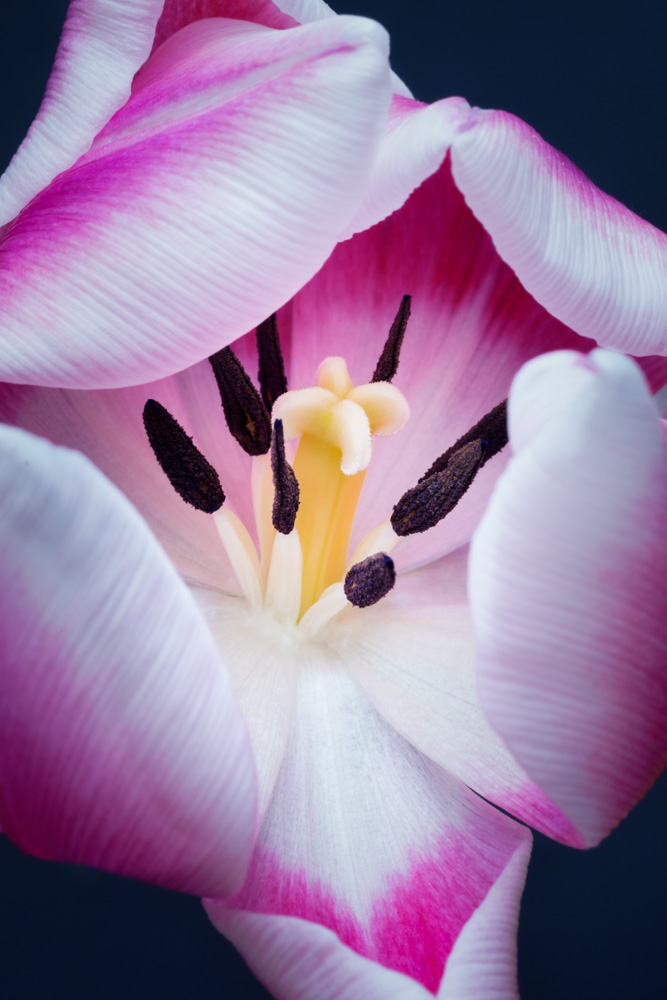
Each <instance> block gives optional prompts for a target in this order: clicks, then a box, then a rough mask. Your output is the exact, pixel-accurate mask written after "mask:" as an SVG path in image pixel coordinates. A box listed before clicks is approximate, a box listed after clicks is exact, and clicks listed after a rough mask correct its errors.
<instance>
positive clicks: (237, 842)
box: [0, 427, 256, 894]
mask: <svg viewBox="0 0 667 1000" xmlns="http://www.w3.org/2000/svg"><path fill="white" fill-rule="evenodd" d="M0 446H1V451H0V454H1V460H0V486H1V488H0V496H1V497H2V515H1V516H0V533H1V534H2V539H1V546H2V552H3V559H2V565H1V567H0V619H1V621H0V625H1V627H0V659H1V660H2V663H3V670H2V673H1V674H0V713H1V715H2V718H1V720H0V722H1V724H0V734H1V736H0V758H1V763H0V774H1V775H2V779H1V782H0V821H1V822H2V827H3V829H4V831H5V833H6V834H7V836H9V837H10V838H11V839H12V840H14V841H15V842H16V843H17V844H18V845H19V846H20V847H21V848H22V849H23V850H25V851H28V852H30V853H32V854H36V855H38V856H39V857H43V858H49V859H52V860H61V861H71V862H76V863H83V864H90V865H94V866H96V867H99V868H103V869H106V870H110V871H115V872H119V873H121V874H123V875H128V876H132V877H136V878H141V879H143V880H146V881H152V882H157V883H159V884H161V885H165V886H168V887H172V888H177V889H182V890H186V891H189V892H194V893H197V894H202V893H203V894H210V893H212V892H215V893H222V894H224V893H228V892H230V891H233V890H234V889H235V888H236V887H237V886H238V885H239V883H240V882H241V881H242V879H243V876H244V873H245V870H246V867H247V863H248V857H249V854H250V850H251V846H252V839H253V832H254V827H255V822H256V779H255V774H254V762H253V759H252V753H251V749H250V744H249V740H248V735H247V731H246V728H245V725H244V723H243V721H242V719H241V715H240V713H239V710H238V707H237V704H236V701H235V699H234V695H233V692H232V689H231V685H230V681H229V675H228V673H227V671H226V669H225V667H224V665H223V663H222V661H221V659H220V657H219V655H218V652H217V649H216V647H215V643H214V641H213V639H212V637H211V635H210V632H209V631H208V629H207V628H206V626H205V624H204V622H203V620H202V618H201V616H200V614H199V612H198V611H197V608H196V606H195V604H194V602H193V600H192V598H191V597H190V594H189V592H188V590H187V588H186V587H185V585H184V584H183V583H182V581H181V580H180V579H179V577H178V575H177V573H176V571H175V570H174V568H173V567H172V565H171V564H170V562H169V560H168V559H167V557H166V556H165V555H164V553H163V552H162V551H161V550H160V548H159V546H158V545H157V543H156V542H155V540H154V538H153V537H152V535H151V534H150V532H149V531H148V530H147V528H146V526H145V524H144V523H143V521H142V520H141V518H140V517H139V516H138V515H137V513H136V512H135V511H134V510H133V509H132V507H131V506H130V504H129V503H128V502H127V501H126V500H125V499H124V498H123V497H122V495H121V494H120V493H119V492H118V491H117V490H116V489H115V488H114V487H113V486H112V485H111V484H110V483H108V482H107V481H106V480H105V479H104V478H103V477H102V476H101V475H100V474H99V473H98V472H97V471H96V470H95V469H94V468H93V467H92V466H91V465H90V463H88V462H87V461H86V459H84V458H83V457H82V456H81V455H78V454H76V453H75V452H70V451H66V450H64V449H60V448H54V447H53V446H52V445H50V444H48V443H47V442H45V441H42V440H40V439H39V438H36V437H33V436H32V435H31V434H28V433H26V432H24V431H19V430H16V429H13V428H7V427H4V428H1V429H0Z"/></svg>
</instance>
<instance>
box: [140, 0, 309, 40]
mask: <svg viewBox="0 0 667 1000" xmlns="http://www.w3.org/2000/svg"><path fill="white" fill-rule="evenodd" d="M205 17H230V18H238V19H239V20H242V21H253V22H255V23H256V24H264V25H266V26H267V27H268V28H293V27H294V26H295V25H297V24H298V21H295V20H294V18H293V17H290V16H289V15H288V14H284V13H283V12H282V11H281V10H280V9H279V8H278V7H276V5H275V4H274V3H272V2H271V0H165V4H164V7H163V10H162V14H161V15H160V20H159V21H158V25H157V29H156V31H155V44H154V45H153V51H155V49H156V48H158V46H159V45H162V43H163V42H164V41H166V40H167V38H169V37H170V36H171V35H173V34H174V32H176V31H179V30H180V29H181V28H184V27H185V25H186V24H192V22H193V21H199V20H201V19H202V18H205Z"/></svg>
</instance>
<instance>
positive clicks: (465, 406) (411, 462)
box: [238, 161, 592, 569]
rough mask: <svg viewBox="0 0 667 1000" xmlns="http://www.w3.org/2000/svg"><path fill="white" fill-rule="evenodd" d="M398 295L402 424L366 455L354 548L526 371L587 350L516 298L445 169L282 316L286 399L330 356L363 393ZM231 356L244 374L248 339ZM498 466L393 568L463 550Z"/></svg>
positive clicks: (339, 254) (519, 292) (349, 248)
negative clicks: (404, 302)
mask: <svg viewBox="0 0 667 1000" xmlns="http://www.w3.org/2000/svg"><path fill="white" fill-rule="evenodd" d="M405 293H410V294H411V295H412V315H411V318H410V321H409V324H408V329H407V333H406V336H405V341H404V344H403V348H402V351H401V362H400V365H399V369H398V373H397V375H396V377H395V379H394V384H395V385H396V386H397V388H399V389H400V390H401V391H402V392H403V393H404V394H405V396H406V398H407V400H408V402H409V404H410V408H411V414H412V415H411V418H410V420H409V421H408V423H407V425H406V427H405V428H404V430H403V431H401V433H400V434H399V435H396V436H395V437H392V438H386V439H376V440H375V441H374V442H373V460H372V462H371V465H370V467H369V469H368V472H367V475H366V480H365V484H364V490H363V493H362V497H361V501H360V504H359V509H358V514H357V518H356V520H355V532H354V537H353V540H352V545H353V548H354V546H355V545H356V544H357V543H358V542H359V541H360V540H361V538H363V537H364V536H365V535H366V534H367V533H368V532H369V531H371V530H372V529H373V528H375V527H376V526H377V524H378V523H380V522H381V521H383V520H384V519H385V518H386V517H387V516H388V515H389V513H390V512H391V508H392V506H393V505H394V504H395V503H396V501H397V500H398V499H399V497H400V496H401V495H402V494H403V493H404V492H405V490H407V489H409V488H410V487H412V486H414V485H415V483H416V482H417V480H418V479H419V477H420V476H421V475H423V473H424V472H425V471H426V469H428V468H429V466H430V465H431V463H432V462H433V460H434V459H435V458H436V457H437V456H438V455H440V454H442V452H443V451H445V449H446V448H448V447H449V446H450V445H451V444H453V443H454V442H455V441H456V439H457V438H458V437H459V436H460V435H461V434H463V433H465V432H466V431H467V430H469V429H470V427H472V426H473V424H475V423H476V422H477V421H478V420H479V419H480V417H482V416H483V414H484V413H486V412H488V410H490V409H491V408H492V407H493V406H495V405H496V404H497V403H499V402H500V401H501V400H502V399H504V398H505V397H506V396H507V393H508V391H509V387H510V385H511V381H512V378H513V377H514V375H515V374H516V372H517V371H518V369H519V368H520V367H521V365H522V364H523V363H524V362H525V361H527V360H528V359H529V358H531V357H534V356H535V355H536V354H539V353H541V352H543V351H546V350H552V349H554V348H557V347H578V348H579V349H584V348H585V346H586V345H587V344H588V342H586V341H583V340H581V338H579V337H577V335H576V334H575V333H574V332H573V331H572V330H570V329H568V328H567V327H565V326H563V324H562V323H560V322H559V321H558V320H556V319H554V318H553V317H552V316H550V315H549V313H547V312H546V311H545V310H544V309H543V308H542V307H541V306H540V305H539V304H538V303H537V302H535V300H534V299H533V298H532V296H530V295H529V294H528V293H527V292H526V291H525V289H523V288H522V286H521V285H520V283H519V282H518V280H517V278H516V276H515V275H514V274H513V273H512V271H511V270H510V269H509V268H508V267H507V265H506V264H505V263H503V261H502V260H501V259H500V257H499V256H498V254H497V253H496V250H495V249H494V246H493V243H492V242H491V239H490V237H489V236H488V234H487V233H485V232H484V230H483V228H482V227H481V225H480V224H479V222H478V221H477V220H476V219H475V217H474V216H473V214H472V212H471V211H470V209H469V208H468V207H467V205H466V204H465V201H464V199H463V196H462V195H461V193H460V191H459V190H458V188H457V187H456V185H455V184H454V182H453V180H452V176H451V171H450V167H449V162H448V161H446V162H445V163H444V164H443V166H442V167H441V168H440V169H439V170H438V171H437V172H436V173H435V174H434V175H433V176H432V177H429V178H428V179H427V180H425V181H424V183H423V184H421V186H420V187H419V188H418V189H417V190H416V191H415V192H414V194H412V195H411V196H410V198H409V199H408V201H407V202H406V203H405V205H404V206H403V208H401V209H399V211H397V212H394V213H393V215H391V216H390V217H389V218H388V219H386V220H385V221H384V222H381V223H379V224H378V225H376V226H373V227H372V228H371V229H369V230H367V231H366V232H363V233H359V234H358V235H356V236H354V237H353V238H352V239H351V240H348V241H346V242H345V243H342V244H340V245H339V246H338V247H337V248H336V250H335V251H334V252H333V254H332V255H331V257H330V258H329V260H328V261H327V263H326V264H325V265H324V267H323V268H322V270H321V271H320V272H319V273H318V274H317V275H316V276H315V277H314V278H313V279H312V281H310V282H309V283H308V285H306V287H305V288H303V289H302V290H301V291H300V292H299V293H298V294H297V295H296V296H295V298H294V300H293V302H292V303H290V304H289V305H288V306H286V307H285V309H283V310H281V311H280V313H279V315H278V325H279V329H280V335H281V340H282V343H283V346H284V349H285V356H286V364H287V369H288V377H289V384H290V387H291V388H298V387H302V386H307V385H312V384H313V380H314V376H315V372H316V370H317V367H318V365H319V363H320V362H321V361H322V359H323V358H324V357H327V356H328V355H343V356H344V357H345V359H346V361H347V362H348V367H349V371H350V375H351V378H352V381H353V382H354V383H355V384H359V383H364V382H367V381H368V380H369V378H370V377H371V375H372V373H373V371H374V369H375V365H376V364H377V360H378V357H379V355H380V351H381V350H382V346H383V344H384V341H385V338H386V336H387V333H388V331H389V328H390V326H391V322H392V320H393V318H394V315H395V313H396V310H397V308H398V306H399V303H400V301H401V297H402V296H403V295H404V294H405ZM591 346H592V345H591ZM238 349H239V352H240V353H241V354H242V356H243V357H244V359H245V360H246V361H247V363H248V365H249V366H250V367H252V365H254V364H255V362H254V360H253V358H254V353H253V352H254V345H253V344H252V342H251V338H248V340H245V338H244V340H242V341H240V342H239V344H238ZM504 461H505V459H504V456H503V455H501V456H498V457H496V458H494V459H493V460H492V461H491V462H489V463H488V464H487V465H486V466H485V467H484V469H483V470H482V472H481V474H480V475H479V476H478V477H477V479H476V481H475V483H474V484H473V486H472V488H471V489H470V491H469V492H468V494H467V495H466V497H465V500H464V502H462V503H461V504H460V505H459V506H458V507H457V509H456V510H455V511H454V512H453V513H452V514H450V515H449V516H448V517H447V518H446V519H445V520H444V521H443V522H442V524H441V525H439V526H438V527H437V528H435V529H433V530H432V531H429V532H428V533H427V534H423V535H415V536H411V537H410V538H407V539H405V541H402V542H401V545H400V546H399V547H398V548H397V550H396V559H397V561H398V564H399V566H400V567H401V568H404V569H406V568H411V567H414V566H416V565H419V564H421V563H424V562H428V561H430V560H432V559H436V558H438V557H439V556H440V555H443V554H445V553H447V552H450V551H453V550H455V549H456V548H458V547H459V546H460V545H462V544H465V543H466V542H468V541H469V539H470V537H471V535H472V533H473V531H474V529H475V527H476V525H477V523H478V521H479V518H480V517H481V515H482V512H483V510H484V508H485V506H486V503H487V502H488V497H489V495H490V492H491V490H492V488H493V484H494V482H495V480H496V478H497V476H498V475H499V474H500V471H501V470H502V467H503V464H504Z"/></svg>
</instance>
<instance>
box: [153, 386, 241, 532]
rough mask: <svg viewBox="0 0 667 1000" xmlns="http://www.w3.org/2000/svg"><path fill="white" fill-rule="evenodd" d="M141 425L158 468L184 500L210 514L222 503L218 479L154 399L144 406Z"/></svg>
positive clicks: (196, 449)
mask: <svg viewBox="0 0 667 1000" xmlns="http://www.w3.org/2000/svg"><path fill="white" fill-rule="evenodd" d="M143 416H144V427H145V428H146V434H147V435H148V442H149V444H150V446H151V448H152V449H153V453H154V455H155V457H156V458H157V460H158V462H159V464H160V468H161V469H162V471H163V472H164V474H165V475H166V477H167V479H168V480H169V482H170V483H171V485H172V486H173V487H174V489H175V490H176V492H177V493H178V495H179V496H180V497H182V499H183V500H185V502H186V503H189V504H190V505H191V506H192V507H196V508H197V510H202V511H204V513H206V514H213V513H214V512H215V511H216V510H219V509H220V508H221V507H222V505H223V503H224V502H225V494H224V492H223V489H222V486H221V485H220V478H219V476H218V473H217V472H216V471H215V469H214V468H213V466H212V465H211V464H210V462H209V461H208V460H207V459H206V458H205V457H204V456H203V455H202V453H201V452H200V451H199V449H198V448H197V446H196V445H195V444H194V443H193V441H192V438H191V437H190V436H189V435H188V434H186V433H185V431H184V430H183V428H182V427H181V425H180V424H179V423H178V421H177V420H176V419H175V418H174V417H172V415H171V413H170V412H169V410H167V409H165V407H164V406H162V404H161V403H158V402H157V400H155V399H149V400H147V401H146V405H145V406H144V414H143Z"/></svg>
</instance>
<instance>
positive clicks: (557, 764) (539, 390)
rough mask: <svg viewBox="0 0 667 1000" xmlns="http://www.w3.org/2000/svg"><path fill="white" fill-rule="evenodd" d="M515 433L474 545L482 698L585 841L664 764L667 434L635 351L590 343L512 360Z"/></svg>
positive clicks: (612, 820) (610, 822)
mask: <svg viewBox="0 0 667 1000" xmlns="http://www.w3.org/2000/svg"><path fill="white" fill-rule="evenodd" d="M582 371H583V372H584V375H585V378H584V382H587V384H584V385H583V386H582V381H581V379H580V376H581V373H582ZM573 375H574V376H575V377H576V378H577V383H575V384H578V386H579V388H580V391H579V393H578V394H575V396H574V398H572V393H571V391H570V386H571V384H572V378H573ZM545 414H546V415H547V416H546V418H545ZM525 428H527V429H528V432H527V433H526V432H525ZM521 431H523V433H521ZM515 440H516V441H517V443H518V448H519V450H518V453H517V454H516V455H515V457H514V458H513V459H512V461H511V463H510V465H509V467H508V470H507V472H506V473H505V475H504V476H503V477H502V479H501V480H500V481H499V483H498V484H497V486H496V489H495V491H494V494H493V497H492V499H491V502H490V504H489V507H488V509H487V512H486V514H485V515H484V518H483V520H482V522H481V524H480V527H479V529H478V531H477V533H476V535H475V537H474V539H473V544H472V549H471V558H470V598H471V608H472V614H473V620H474V623H475V630H476V632H477V636H478V640H479V660H478V663H479V666H478V677H479V691H480V698H481V702H482V705H483V707H484V709H485V711H486V713H487V715H488V717H489V720H490V721H491V724H492V725H493V726H494V728H495V729H497V731H498V732H499V733H500V735H501V736H502V737H503V738H504V739H505V740H506V742H507V744H508V746H509V748H510V750H511V751H512V753H513V754H514V756H515V757H516V758H517V760H518V761H519V762H520V763H521V765H522V766H523V767H525V769H526V771H527V773H528V774H529V775H531V777H532V778H533V779H534V780H535V781H536V782H537V784H538V785H539V786H540V787H541V788H542V789H544V791H545V792H546V794H547V795H548V796H549V797H550V798H551V799H552V800H553V801H554V802H555V804H556V805H557V806H558V807H559V808H560V809H561V810H562V811H563V812H564V813H565V815H566V816H568V817H569V819H570V820H571V822H572V823H573V824H574V825H575V826H576V828H577V829H578V830H580V831H581V833H582V835H583V836H584V838H585V840H586V842H587V843H589V844H590V843H595V842H597V841H598V840H600V839H601V838H602V837H603V836H604V835H605V834H606V833H607V832H608V831H609V830H610V829H611V828H612V827H613V826H614V825H615V824H616V823H617V822H618V821H619V820H620V819H621V818H622V817H623V816H624V815H625V814H626V813H627V812H628V810H629V809H630V808H631V807H632V806H633V805H634V803H635V802H636V801H637V799H639V798H640V797H641V796H642V795H643V794H644V792H645V791H646V789H647V788H648V787H649V786H650V784H651V783H652V781H653V780H654V778H655V777H656V776H657V774H658V773H659V772H660V770H661V769H662V767H663V766H664V765H665V763H666V762H667V736H666V733H667V677H666V676H665V657H666V655H667V629H666V626H665V622H666V621H667V597H666V596H665V590H664V586H663V554H664V552H665V550H666V548H667V503H666V501H667V442H666V441H665V437H664V434H663V432H662V428H661V425H660V421H659V420H658V417H657V411H656V407H655V404H654V403H653V401H652V399H651V397H650V396H649V394H648V390H647V387H646V384H645V382H644V380H643V378H642V376H641V374H640V372H639V371H638V369H637V367H636V365H635V364H634V362H632V361H631V360H630V359H628V358H624V357H623V356H621V355H617V354H613V353H611V352H607V351H602V350H596V351H594V352H593V353H592V354H591V355H589V356H588V357H587V358H586V357H581V356H579V357H576V356H575V357H573V356H572V355H571V354H570V353H569V352H561V353H557V354H555V355H553V356H551V357H548V358H540V359H538V360H537V361H535V362H533V363H531V364H530V365H528V366H526V367H525V368H524V369H523V370H522V372H521V373H520V374H519V376H518V378H517V380H516V383H515V385H514V388H513V390H512V394H511V395H510V441H511V442H512V443H513V442H514V441H515Z"/></svg>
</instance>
